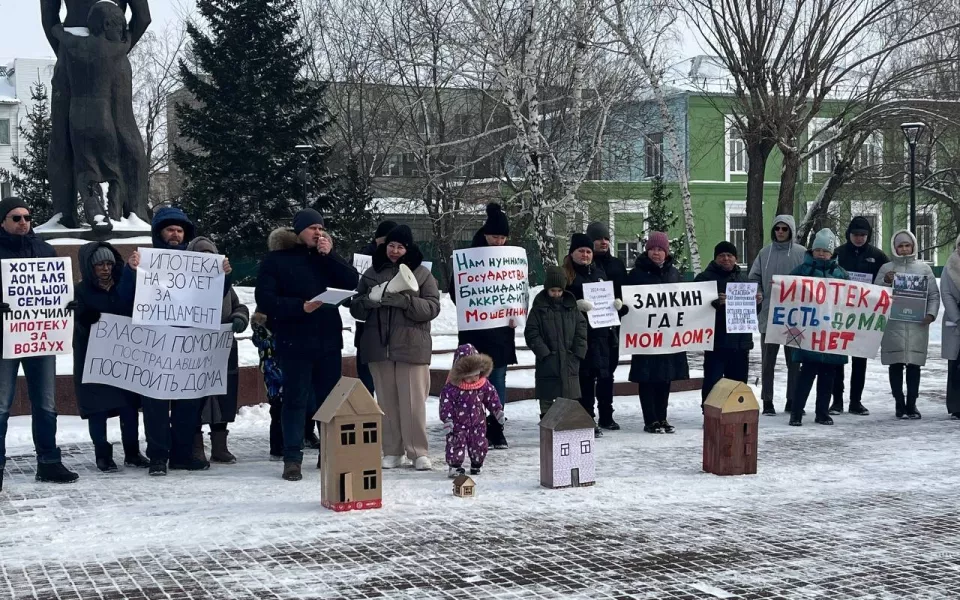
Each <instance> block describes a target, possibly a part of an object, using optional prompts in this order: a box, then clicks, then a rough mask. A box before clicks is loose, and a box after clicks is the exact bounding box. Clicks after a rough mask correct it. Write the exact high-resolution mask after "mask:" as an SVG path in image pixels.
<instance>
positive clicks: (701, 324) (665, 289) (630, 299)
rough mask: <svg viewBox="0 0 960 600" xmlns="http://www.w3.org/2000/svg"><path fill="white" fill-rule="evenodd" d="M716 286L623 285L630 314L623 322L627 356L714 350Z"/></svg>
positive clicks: (709, 283)
mask: <svg viewBox="0 0 960 600" xmlns="http://www.w3.org/2000/svg"><path fill="white" fill-rule="evenodd" d="M717 297H718V294H717V283H716V282H715V281H705V282H702V283H670V284H664V285H629V286H626V285H625V286H623V302H624V304H625V305H626V306H628V307H629V309H630V310H629V312H627V314H626V315H625V316H624V317H623V319H621V321H620V348H621V349H622V351H623V352H624V353H626V354H673V353H676V352H698V351H702V350H713V333H714V332H713V327H714V318H715V317H716V314H717V313H716V310H715V309H714V308H713V304H712V303H713V301H714V300H716V299H717Z"/></svg>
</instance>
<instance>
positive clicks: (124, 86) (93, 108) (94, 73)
mask: <svg viewBox="0 0 960 600" xmlns="http://www.w3.org/2000/svg"><path fill="white" fill-rule="evenodd" d="M63 5H66V8H67V14H66V17H65V18H64V20H63V23H61V22H60V9H61V7H62V6H63ZM127 7H129V8H130V13H131V19H130V23H129V25H128V24H127V21H126V9H127ZM40 12H41V18H42V20H43V28H44V31H45V32H46V34H47V39H48V40H49V42H50V45H51V47H52V48H53V50H54V52H56V54H57V64H56V67H55V68H54V72H53V84H52V88H53V89H52V92H53V93H52V95H51V113H50V117H51V122H52V125H53V129H52V131H51V134H50V150H49V159H48V164H47V173H48V178H49V179H50V187H51V189H52V195H53V210H54V212H55V213H60V215H61V219H60V223H61V224H62V225H64V226H65V227H68V228H76V227H79V223H78V222H77V210H76V203H77V195H78V192H79V195H80V197H81V199H82V202H83V212H84V216H85V217H86V220H87V222H88V223H89V224H90V226H91V227H92V228H93V230H94V231H95V232H97V233H100V234H104V233H108V232H109V231H111V230H112V228H113V225H112V224H111V222H110V220H111V219H112V220H119V219H120V218H122V217H128V216H130V215H131V214H135V215H137V216H138V217H140V219H142V220H144V221H147V222H149V220H150V218H149V214H148V212H149V210H148V206H147V161H146V153H145V151H144V148H143V138H141V137H140V130H139V128H138V127H137V123H136V119H135V118H134V115H133V72H132V69H131V67H130V61H129V60H128V58H127V54H128V52H129V51H130V49H131V48H132V47H133V46H134V45H135V44H136V43H137V41H139V39H140V37H141V36H142V35H143V33H144V32H145V31H146V29H147V26H148V25H149V24H150V9H149V6H148V0H115V1H114V0H40ZM101 183H107V184H108V185H109V192H108V193H107V197H106V198H103V197H102V193H101V186H100V184H101ZM104 200H106V201H107V207H108V210H107V211H105V210H104ZM108 216H109V218H108Z"/></svg>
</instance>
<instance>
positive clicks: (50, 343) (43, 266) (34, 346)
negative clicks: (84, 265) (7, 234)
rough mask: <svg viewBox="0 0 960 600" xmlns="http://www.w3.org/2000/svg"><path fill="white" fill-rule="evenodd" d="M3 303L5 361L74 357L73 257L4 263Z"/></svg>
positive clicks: (0, 278) (0, 280)
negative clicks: (69, 306) (70, 308)
mask: <svg viewBox="0 0 960 600" xmlns="http://www.w3.org/2000/svg"><path fill="white" fill-rule="evenodd" d="M0 285H3V301H4V302H6V303H7V304H9V305H10V312H9V313H7V314H6V315H4V317H3V358H27V357H29V356H47V355H52V354H70V352H71V351H72V344H71V340H72V339H73V313H72V312H71V311H68V310H67V309H66V306H67V303H68V302H70V301H71V300H73V266H72V263H71V261H70V258H69V257H64V258H21V259H8V260H4V261H3V262H0Z"/></svg>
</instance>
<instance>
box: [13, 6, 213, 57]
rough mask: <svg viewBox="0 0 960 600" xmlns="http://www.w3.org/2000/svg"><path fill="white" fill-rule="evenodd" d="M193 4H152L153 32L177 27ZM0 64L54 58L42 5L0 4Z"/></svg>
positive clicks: (151, 26)
mask: <svg viewBox="0 0 960 600" xmlns="http://www.w3.org/2000/svg"><path fill="white" fill-rule="evenodd" d="M193 5H194V3H193V0H153V1H152V2H150V16H151V17H152V19H153V24H152V25H150V28H151V29H154V28H156V31H160V30H162V29H164V28H165V27H166V26H167V25H168V24H169V23H171V22H173V23H175V22H176V21H177V20H178V19H179V16H178V15H182V14H185V13H184V7H192V6H193ZM0 23H3V28H2V30H0V60H2V61H7V60H10V59H12V58H54V56H53V50H51V49H50V44H48V43H47V38H46V37H45V36H44V35H43V27H42V26H41V25H40V3H39V2H38V1H37V0H0Z"/></svg>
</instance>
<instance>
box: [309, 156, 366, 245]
mask: <svg viewBox="0 0 960 600" xmlns="http://www.w3.org/2000/svg"><path fill="white" fill-rule="evenodd" d="M313 208H316V209H317V210H319V211H321V212H323V213H324V215H325V218H324V222H325V224H326V226H327V229H328V230H329V231H330V232H331V233H332V234H333V235H334V238H335V239H336V242H337V247H338V248H339V249H340V254H341V255H342V256H346V255H347V254H350V253H352V252H356V251H358V250H360V248H362V247H364V246H365V245H366V244H367V243H368V242H369V241H370V239H371V238H372V236H373V233H374V231H375V230H376V228H377V223H378V222H379V221H380V218H379V217H380V215H379V214H377V213H376V210H375V209H376V207H375V205H374V201H373V191H372V190H371V188H370V177H369V176H368V175H367V174H365V173H363V172H361V169H360V165H359V163H358V161H357V159H356V157H350V159H349V160H348V162H347V164H346V165H345V166H344V168H343V170H342V171H340V172H338V173H336V174H335V176H334V179H333V181H332V182H331V183H330V185H329V186H328V187H327V188H326V190H325V191H324V192H322V193H321V194H320V195H319V197H318V198H317V200H316V201H315V202H314V203H313Z"/></svg>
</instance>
